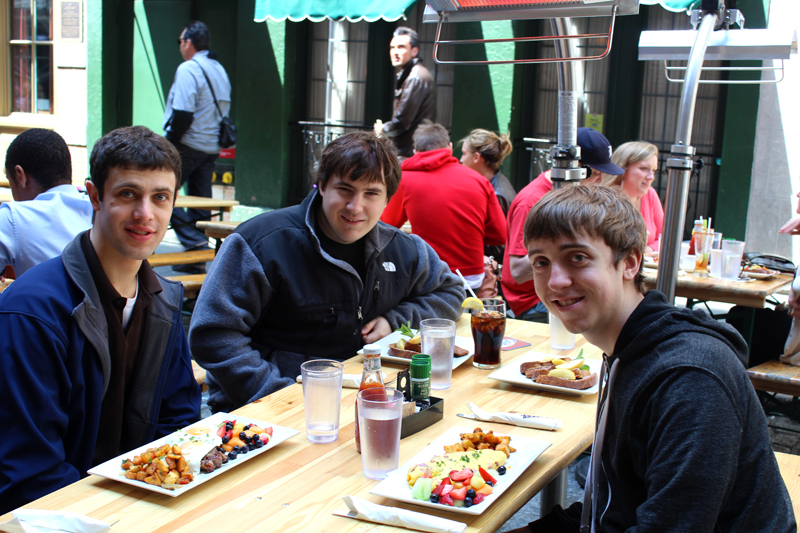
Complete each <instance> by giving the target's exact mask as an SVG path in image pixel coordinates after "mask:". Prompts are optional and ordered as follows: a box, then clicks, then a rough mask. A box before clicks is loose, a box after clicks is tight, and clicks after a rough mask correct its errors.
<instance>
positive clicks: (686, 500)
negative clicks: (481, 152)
mask: <svg viewBox="0 0 800 533" xmlns="http://www.w3.org/2000/svg"><path fill="white" fill-rule="evenodd" d="M524 235H525V246H526V248H527V250H528V257H529V259H530V261H531V265H532V266H533V278H534V282H535V283H536V292H537V293H538V294H539V296H540V297H541V298H542V301H543V302H544V304H545V306H547V308H548V310H549V311H550V312H551V313H553V314H555V315H556V316H558V318H559V319H561V321H562V322H563V323H564V326H565V327H566V328H567V329H568V330H569V331H571V332H573V333H582V334H583V335H584V336H585V337H586V340H588V341H589V342H591V343H592V344H594V345H595V346H598V347H600V348H602V349H603V351H604V352H605V353H604V356H603V359H604V368H603V371H602V372H601V383H602V382H603V381H604V378H605V377H606V375H607V377H608V380H607V382H606V384H605V387H603V388H601V391H600V393H599V394H598V403H599V405H598V413H599V416H598V420H597V427H596V431H595V439H594V444H593V448H592V461H591V467H590V469H589V470H590V472H589V476H588V477H587V479H586V494H585V496H584V502H583V504H582V505H581V503H575V504H573V505H572V506H571V507H569V508H568V509H566V510H563V509H561V508H560V507H556V508H555V509H554V510H553V511H552V512H551V513H550V514H548V515H546V516H544V517H543V518H541V519H540V520H537V521H536V522H532V523H531V524H529V525H528V526H526V527H524V528H522V529H519V530H517V532H518V533H522V532H524V533H531V532H532V533H539V532H547V533H560V532H575V533H577V532H578V531H580V532H581V533H584V532H585V533H589V532H592V533H594V532H599V531H602V532H604V533H617V532H619V533H621V532H623V531H624V532H630V533H632V532H645V531H658V532H692V533H723V532H724V533H729V532H730V533H733V532H737V533H756V532H764V533H788V532H793V531H797V525H796V523H795V519H794V513H793V511H792V504H791V501H790V500H789V494H788V492H787V490H786V486H785V485H784V483H783V480H782V479H781V475H780V472H779V470H778V465H777V463H776V461H775V455H774V454H773V452H772V446H771V444H770V440H769V435H768V433H767V423H766V417H765V416H764V411H763V410H762V409H761V405H760V404H759V401H758V399H757V397H756V394H755V391H754V390H753V387H752V386H751V384H750V380H749V379H748V377H747V373H746V371H745V368H744V366H743V364H742V360H743V359H744V358H745V357H746V354H747V345H746V344H745V343H744V340H743V339H742V338H741V336H740V335H739V334H738V333H737V332H736V331H735V330H733V328H731V327H730V326H728V325H727V324H722V323H720V322H717V321H716V320H714V319H712V318H711V317H709V316H708V315H706V314H705V313H703V312H700V311H692V310H689V309H678V308H676V307H674V306H673V305H671V304H669V303H667V301H666V298H665V297H664V295H663V294H661V293H660V292H658V291H650V292H646V290H645V288H644V283H643V279H644V278H643V276H642V273H641V263H642V256H643V252H644V249H645V244H646V230H645V225H644V221H643V220H642V217H641V215H640V214H639V212H638V210H637V209H636V208H635V207H634V206H633V204H632V203H631V202H630V200H628V199H627V198H625V197H624V196H623V195H621V194H620V193H618V192H617V191H615V190H613V189H609V188H607V187H567V188H563V189H559V190H557V191H553V192H550V193H548V194H547V195H545V196H544V198H542V200H541V201H540V202H539V203H537V204H536V206H534V208H533V209H532V210H531V212H530V214H529V215H528V219H527V220H526V223H525V231H524ZM601 386H602V385H601Z"/></svg>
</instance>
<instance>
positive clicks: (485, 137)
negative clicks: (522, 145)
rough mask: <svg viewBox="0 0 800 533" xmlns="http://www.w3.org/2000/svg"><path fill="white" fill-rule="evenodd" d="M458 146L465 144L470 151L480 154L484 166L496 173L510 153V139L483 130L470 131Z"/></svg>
mask: <svg viewBox="0 0 800 533" xmlns="http://www.w3.org/2000/svg"><path fill="white" fill-rule="evenodd" d="M458 142H459V144H462V143H467V146H468V147H469V149H470V151H472V152H474V153H476V154H480V155H481V157H482V158H483V160H484V161H485V162H486V166H488V167H489V168H490V169H492V170H494V171H495V172H497V171H498V170H500V165H502V164H503V160H504V159H505V158H506V156H508V154H510V153H511V150H512V149H513V146H511V139H509V138H508V135H506V134H505V133H501V134H500V135H498V134H496V133H494V132H492V131H489V130H483V129H477V130H472V131H471V132H469V135H467V136H466V137H464V138H463V139H461V140H460V141H458Z"/></svg>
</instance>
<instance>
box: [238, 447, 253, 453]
mask: <svg viewBox="0 0 800 533" xmlns="http://www.w3.org/2000/svg"><path fill="white" fill-rule="evenodd" d="M249 451H250V450H248V449H247V446H242V451H240V452H239V453H247V452H249Z"/></svg>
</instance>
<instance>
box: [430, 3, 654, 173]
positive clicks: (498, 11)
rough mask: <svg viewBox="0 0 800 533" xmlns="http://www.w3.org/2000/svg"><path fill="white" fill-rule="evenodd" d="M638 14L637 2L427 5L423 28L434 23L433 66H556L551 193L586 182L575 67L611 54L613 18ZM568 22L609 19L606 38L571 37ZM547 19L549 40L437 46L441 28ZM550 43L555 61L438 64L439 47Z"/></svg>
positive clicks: (599, 35) (603, 35)
mask: <svg viewBox="0 0 800 533" xmlns="http://www.w3.org/2000/svg"><path fill="white" fill-rule="evenodd" d="M638 13H639V0H600V1H597V0H513V1H509V0H462V1H458V0H427V6H426V7H425V13H424V14H423V19H422V20H423V22H436V23H438V27H437V28H436V40H435V42H434V48H433V58H434V60H435V61H436V62H437V63H443V64H458V65H502V64H531V63H555V64H556V65H557V66H558V82H559V93H558V139H557V142H556V144H555V146H553V147H552V148H551V149H550V156H551V159H552V160H553V168H552V170H551V178H552V180H553V188H559V187H562V186H565V185H567V184H573V185H574V184H578V183H580V181H581V180H582V179H585V178H586V170H585V169H583V168H581V166H580V157H581V149H580V147H579V146H578V142H577V137H578V105H579V104H580V100H581V94H582V92H581V90H580V89H581V87H580V86H579V83H578V81H579V80H581V79H582V75H581V74H582V73H581V67H580V64H579V62H580V61H589V60H595V59H602V58H604V57H605V56H607V55H608V53H609V51H610V50H611V41H612V37H613V34H614V22H615V20H616V17H617V15H636V14H638ZM569 17H611V21H610V24H609V28H608V32H607V33H594V34H576V33H575V31H574V30H573V25H572V22H571V20H570V18H569ZM519 19H551V21H550V23H551V26H552V33H553V36H552V37H548V36H540V37H513V38H508V39H468V40H460V41H449V40H448V41H443V40H441V31H442V24H443V23H445V22H475V21H490V20H519ZM596 38H600V39H605V41H606V48H605V50H604V51H603V52H602V53H601V54H599V55H594V56H579V55H578V54H577V47H576V44H577V43H578V42H579V41H581V40H583V39H596ZM535 41H553V43H554V46H555V51H556V57H554V58H530V59H509V60H494V61H444V60H440V59H439V57H438V55H439V46H440V45H464V44H492V43H504V42H514V43H521V42H535Z"/></svg>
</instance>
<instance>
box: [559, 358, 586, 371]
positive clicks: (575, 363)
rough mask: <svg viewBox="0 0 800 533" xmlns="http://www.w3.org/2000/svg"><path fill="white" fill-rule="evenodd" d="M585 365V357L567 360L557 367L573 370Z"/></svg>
mask: <svg viewBox="0 0 800 533" xmlns="http://www.w3.org/2000/svg"><path fill="white" fill-rule="evenodd" d="M582 366H583V359H575V360H574V361H567V362H566V363H564V364H561V365H558V366H557V367H556V368H563V369H564V370H573V369H575V368H580V367H582Z"/></svg>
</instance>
